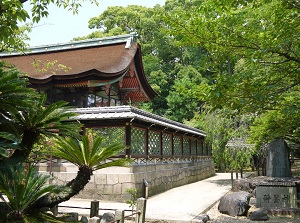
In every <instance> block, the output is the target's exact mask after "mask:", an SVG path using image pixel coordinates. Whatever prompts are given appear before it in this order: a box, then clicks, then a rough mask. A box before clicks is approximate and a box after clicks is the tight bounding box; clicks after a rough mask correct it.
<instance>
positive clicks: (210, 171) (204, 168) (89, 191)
mask: <svg viewBox="0 0 300 223" xmlns="http://www.w3.org/2000/svg"><path fill="white" fill-rule="evenodd" d="M69 165H70V166H69V167H66V166H61V167H60V168H61V169H62V170H66V169H70V170H72V171H68V172H54V171H53V172H52V175H53V176H54V177H55V183H57V184H63V183H65V182H68V181H70V180H72V179H73V178H74V177H75V176H76V174H77V171H74V167H72V166H71V164H69ZM53 168H56V169H57V167H55V166H53ZM40 171H42V169H40ZM214 174H215V169H214V163H213V160H212V159H208V160H198V161H186V162H183V161H181V162H177V163H152V164H136V165H132V166H131V167H109V168H105V169H102V170H97V171H96V172H94V175H93V176H92V177H91V181H90V182H89V183H88V185H86V187H85V189H84V190H83V191H82V192H81V193H80V194H79V195H77V197H78V198H88V199H97V200H110V201H120V202H125V201H127V200H129V199H130V194H129V193H128V192H127V191H126V190H127V189H129V188H136V189H137V191H138V195H139V196H142V194H143V190H144V188H145V187H144V184H143V179H145V180H146V181H147V182H148V195H149V196H153V195H155V194H159V193H161V192H164V191H167V190H169V189H172V188H174V187H178V186H182V185H185V184H189V183H193V182H197V181H199V180H202V179H205V178H208V177H210V176H213V175H214Z"/></svg>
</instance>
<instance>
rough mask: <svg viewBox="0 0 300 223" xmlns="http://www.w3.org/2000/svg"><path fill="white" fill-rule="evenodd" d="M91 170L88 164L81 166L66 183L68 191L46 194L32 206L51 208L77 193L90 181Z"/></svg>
mask: <svg viewBox="0 0 300 223" xmlns="http://www.w3.org/2000/svg"><path fill="white" fill-rule="evenodd" d="M92 174H93V171H92V169H91V168H90V167H88V166H81V167H79V170H78V172H77V176H76V177H75V178H74V179H73V180H71V181H70V182H68V183H67V184H66V187H68V188H69V189H70V191H69V192H68V193H59V194H53V193H51V194H48V195H46V196H44V197H42V198H40V199H39V200H38V201H37V202H36V203H35V204H34V205H33V206H32V208H43V207H49V208H52V207H54V206H55V205H57V204H59V203H61V202H64V201H67V200H69V199H70V198H71V197H73V196H75V195H76V194H78V193H79V192H80V191H81V190H83V189H84V187H85V185H86V184H87V183H88V182H89V181H90V179H91V176H92Z"/></svg>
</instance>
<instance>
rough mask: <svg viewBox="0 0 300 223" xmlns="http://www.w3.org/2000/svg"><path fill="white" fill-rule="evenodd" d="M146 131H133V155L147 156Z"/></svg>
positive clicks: (136, 129) (137, 129)
mask: <svg viewBox="0 0 300 223" xmlns="http://www.w3.org/2000/svg"><path fill="white" fill-rule="evenodd" d="M145 141H146V131H145V130H144V129H139V128H132V129H131V147H130V148H131V154H145V147H146V145H145Z"/></svg>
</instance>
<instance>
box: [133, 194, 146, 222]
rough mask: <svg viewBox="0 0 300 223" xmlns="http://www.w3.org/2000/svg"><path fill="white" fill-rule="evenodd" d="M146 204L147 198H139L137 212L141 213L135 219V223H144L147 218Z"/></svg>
mask: <svg viewBox="0 0 300 223" xmlns="http://www.w3.org/2000/svg"><path fill="white" fill-rule="evenodd" d="M146 203H147V200H146V199H145V198H143V197H142V198H139V199H137V202H136V211H137V212H140V213H138V214H137V215H136V217H135V223H144V222H145V218H146Z"/></svg>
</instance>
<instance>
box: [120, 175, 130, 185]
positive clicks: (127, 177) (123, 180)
mask: <svg viewBox="0 0 300 223" xmlns="http://www.w3.org/2000/svg"><path fill="white" fill-rule="evenodd" d="M132 179H133V174H132V173H124V174H119V183H131V182H132Z"/></svg>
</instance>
